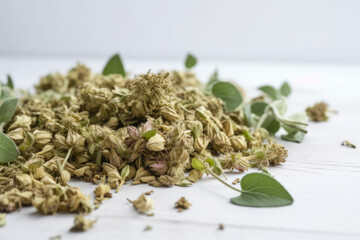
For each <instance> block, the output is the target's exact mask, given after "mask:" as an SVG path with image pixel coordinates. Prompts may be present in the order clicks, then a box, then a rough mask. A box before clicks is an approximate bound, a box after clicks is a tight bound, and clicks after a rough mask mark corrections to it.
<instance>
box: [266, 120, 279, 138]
mask: <svg viewBox="0 0 360 240" xmlns="http://www.w3.org/2000/svg"><path fill="white" fill-rule="evenodd" d="M263 128H265V129H266V130H268V132H269V133H270V134H272V135H274V134H275V133H277V132H278V131H279V129H280V123H279V122H278V121H277V120H276V119H275V118H271V119H270V120H269V121H268V122H266V123H264V124H263Z"/></svg>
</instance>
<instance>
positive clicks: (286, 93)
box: [280, 82, 291, 97]
mask: <svg viewBox="0 0 360 240" xmlns="http://www.w3.org/2000/svg"><path fill="white" fill-rule="evenodd" d="M280 93H281V95H283V96H284V97H288V96H289V95H290V93H291V87H290V85H289V83H288V82H284V83H283V84H282V85H281V87H280Z"/></svg>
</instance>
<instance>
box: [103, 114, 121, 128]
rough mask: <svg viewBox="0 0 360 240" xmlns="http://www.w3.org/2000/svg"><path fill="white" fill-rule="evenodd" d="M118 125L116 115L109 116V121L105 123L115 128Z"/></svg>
mask: <svg viewBox="0 0 360 240" xmlns="http://www.w3.org/2000/svg"><path fill="white" fill-rule="evenodd" d="M118 125H119V119H118V118H117V117H111V118H110V119H109V121H108V122H107V123H106V126H108V127H109V128H111V129H116V128H117V126H118Z"/></svg>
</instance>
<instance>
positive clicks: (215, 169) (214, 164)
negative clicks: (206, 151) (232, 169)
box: [205, 158, 223, 176]
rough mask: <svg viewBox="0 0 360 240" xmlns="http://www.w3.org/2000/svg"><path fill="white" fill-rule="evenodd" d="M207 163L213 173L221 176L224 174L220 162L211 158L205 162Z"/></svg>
mask: <svg viewBox="0 0 360 240" xmlns="http://www.w3.org/2000/svg"><path fill="white" fill-rule="evenodd" d="M205 162H207V163H209V165H210V166H211V167H212V171H213V172H214V173H215V174H216V175H218V176H220V175H221V174H222V173H223V170H222V168H221V164H220V162H219V161H218V160H216V159H211V158H208V159H206V160H205Z"/></svg>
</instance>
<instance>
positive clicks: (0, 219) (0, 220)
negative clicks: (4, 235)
mask: <svg viewBox="0 0 360 240" xmlns="http://www.w3.org/2000/svg"><path fill="white" fill-rule="evenodd" d="M5 224H6V213H0V227H3V226H5Z"/></svg>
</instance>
